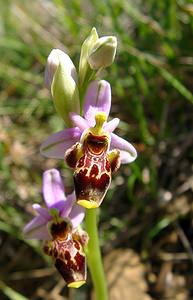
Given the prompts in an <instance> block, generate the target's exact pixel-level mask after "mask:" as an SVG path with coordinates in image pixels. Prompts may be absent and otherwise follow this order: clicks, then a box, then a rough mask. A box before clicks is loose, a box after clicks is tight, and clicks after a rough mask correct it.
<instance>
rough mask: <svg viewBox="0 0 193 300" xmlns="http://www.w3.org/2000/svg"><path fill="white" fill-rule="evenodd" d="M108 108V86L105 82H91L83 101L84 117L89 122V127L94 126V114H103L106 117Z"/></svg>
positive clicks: (109, 93) (109, 94) (109, 87)
mask: <svg viewBox="0 0 193 300" xmlns="http://www.w3.org/2000/svg"><path fill="white" fill-rule="evenodd" d="M110 108H111V86H110V84H109V83H108V82H107V81H105V80H100V81H93V82H91V84H90V85H89V87H88V89H87V92H86V96H85V101H84V117H85V119H86V120H87V121H88V122H89V125H90V126H94V125H95V115H96V112H105V113H106V115H107V117H108V115H109V111H110Z"/></svg>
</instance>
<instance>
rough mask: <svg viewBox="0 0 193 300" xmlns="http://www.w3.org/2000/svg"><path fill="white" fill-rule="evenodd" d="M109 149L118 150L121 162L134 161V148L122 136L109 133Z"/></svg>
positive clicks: (135, 154) (135, 153)
mask: <svg viewBox="0 0 193 300" xmlns="http://www.w3.org/2000/svg"><path fill="white" fill-rule="evenodd" d="M110 148H111V149H117V150H120V157H121V163H122V164H127V163H131V162H132V161H134V160H135V159H136V157H137V152H136V150H135V148H134V147H133V146H132V145H131V144H130V143H129V142H127V141H126V140H124V139H123V138H121V137H119V136H117V135H116V134H114V133H111V146H110Z"/></svg>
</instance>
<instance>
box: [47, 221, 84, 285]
mask: <svg viewBox="0 0 193 300" xmlns="http://www.w3.org/2000/svg"><path fill="white" fill-rule="evenodd" d="M50 232H51V235H52V240H49V241H46V242H45V244H44V247H43V249H44V252H45V253H46V254H47V255H49V256H51V257H52V258H53V260H54V261H55V267H56V269H57V270H58V271H59V273H60V274H61V275H62V277H63V278H64V280H65V282H66V283H67V285H68V287H74V288H78V287H80V286H81V285H82V284H84V283H85V281H86V258H85V254H84V251H83V245H82V243H81V237H80V236H79V234H78V233H77V232H76V233H75V234H73V233H72V231H71V228H70V226H69V224H68V223H67V222H66V221H60V222H53V223H52V224H51V226H50Z"/></svg>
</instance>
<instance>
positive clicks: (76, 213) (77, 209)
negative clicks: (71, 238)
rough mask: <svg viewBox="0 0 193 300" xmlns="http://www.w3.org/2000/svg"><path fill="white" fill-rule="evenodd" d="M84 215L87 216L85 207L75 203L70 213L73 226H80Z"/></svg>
mask: <svg viewBox="0 0 193 300" xmlns="http://www.w3.org/2000/svg"><path fill="white" fill-rule="evenodd" d="M84 216H85V208H84V207H82V206H80V205H78V204H75V205H74V206H73V208H72V210H71V212H70V214H69V219H70V220H71V222H72V227H73V228H76V227H78V226H79V225H80V224H81V223H82V221H83V219H84Z"/></svg>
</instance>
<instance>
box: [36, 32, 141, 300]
mask: <svg viewBox="0 0 193 300" xmlns="http://www.w3.org/2000/svg"><path fill="white" fill-rule="evenodd" d="M116 47H117V40H116V38H115V37H113V36H106V37H101V38H99V37H98V34H97V32H96V29H95V28H93V29H92V31H91V33H90V35H89V36H88V38H87V39H86V40H85V41H84V43H83V45H82V48H81V54H80V62H79V70H78V72H77V71H76V68H75V66H74V64H73V63H72V61H71V59H70V58H69V56H68V55H67V54H65V53H64V52H62V51H61V50H58V49H54V50H52V52H51V53H50V55H49V57H48V61H47V66H46V72H45V82H46V86H47V87H48V88H49V89H50V91H51V94H52V97H53V101H54V104H55V107H56V110H57V112H58V114H59V115H60V116H61V117H62V118H63V120H64V123H65V126H66V128H65V129H64V130H62V131H60V132H57V133H55V134H53V135H51V136H50V137H49V138H48V139H47V140H46V141H45V142H44V143H43V144H42V146H41V153H42V154H43V155H44V156H46V157H52V158H59V159H64V160H65V162H66V164H67V165H68V166H69V167H70V168H71V169H72V170H73V177H74V188H75V195H76V196H75V197H76V205H77V206H79V207H84V208H86V221H85V226H86V230H87V233H88V235H89V242H88V246H87V250H86V256H87V259H88V265H89V269H90V272H91V276H92V279H93V283H94V287H95V293H96V299H97V300H106V299H107V289H106V284H105V276H104V272H103V266H102V260H101V254H100V247H99V239H98V230H97V215H98V210H97V208H98V207H99V206H100V205H101V203H102V201H103V199H104V197H105V194H106V192H107V190H108V188H109V186H110V183H111V177H112V174H113V173H114V172H116V171H117V169H118V168H119V167H120V164H121V163H123V164H125V163H130V162H132V161H134V160H135V158H136V156H137V154H136V150H135V148H134V147H133V146H132V145H131V144H130V143H129V142H127V141H125V140H124V139H122V138H121V137H118V136H117V135H116V134H114V133H113V131H114V130H115V129H116V127H117V126H118V124H119V119H118V118H114V119H112V120H110V121H108V117H109V112H110V108H111V87H110V84H109V83H108V82H107V81H105V80H100V79H99V76H100V71H101V70H102V69H103V68H105V67H107V66H109V65H111V64H112V62H113V61H114V57H115V53H116Z"/></svg>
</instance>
